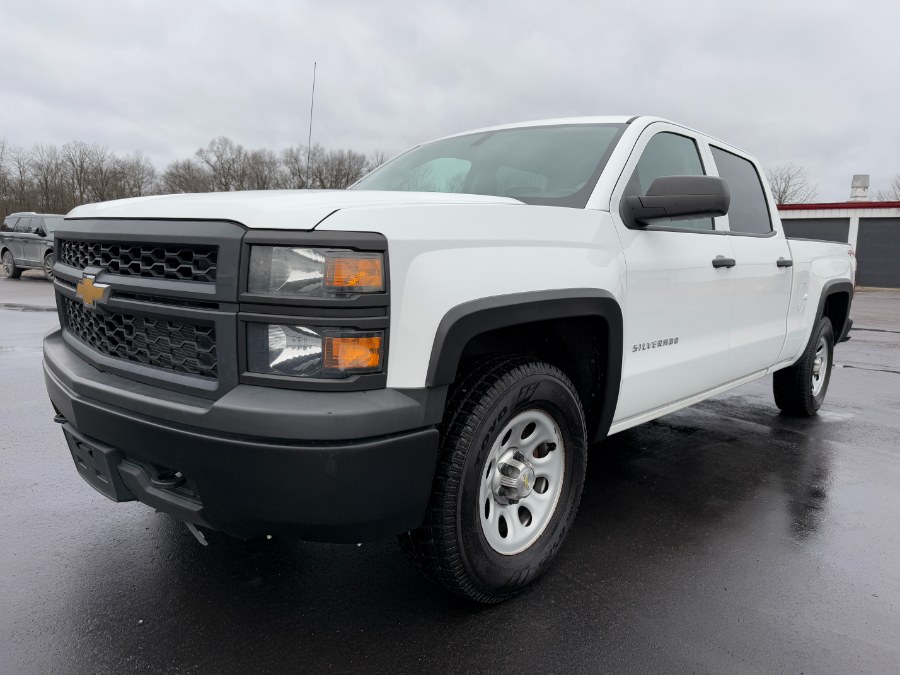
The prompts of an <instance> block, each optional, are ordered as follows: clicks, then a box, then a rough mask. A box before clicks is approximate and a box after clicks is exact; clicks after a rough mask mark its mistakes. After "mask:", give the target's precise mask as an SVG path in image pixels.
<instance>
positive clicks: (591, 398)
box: [454, 316, 615, 438]
mask: <svg viewBox="0 0 900 675" xmlns="http://www.w3.org/2000/svg"><path fill="white" fill-rule="evenodd" d="M497 353H503V354H519V355H521V356H527V357H531V358H534V359H537V360H540V361H545V362H547V363H549V364H551V365H554V366H556V367H557V368H559V369H560V370H562V371H563V372H564V373H565V374H566V375H567V376H568V377H569V379H570V380H572V384H574V385H575V389H576V391H577V393H578V396H579V397H580V398H581V401H582V405H583V406H584V412H585V417H586V422H587V427H588V435H589V438H591V437H593V435H594V432H595V431H596V428H597V425H598V423H599V421H600V418H601V416H602V413H603V410H604V405H605V404H607V403H608V402H607V401H605V400H604V399H605V393H604V392H605V391H606V379H607V376H608V374H609V368H610V363H611V361H610V356H611V354H610V340H609V324H608V323H607V322H606V321H605V320H604V319H603V318H602V317H599V316H584V317H571V318H565V319H549V320H544V321H533V322H529V323H523V324H517V325H514V326H506V327H503V328H498V329H495V330H490V331H487V332H484V333H481V334H479V335H476V336H474V337H473V338H472V339H471V340H469V342H468V343H467V344H466V346H465V348H464V349H463V352H462V356H461V358H460V360H459V366H458V368H457V373H458V372H459V371H460V370H463V369H465V368H466V367H467V365H468V364H469V363H471V362H472V361H474V360H475V359H477V358H479V357H481V356H485V355H487V354H497ZM454 379H455V378H454ZM611 405H613V406H614V405H615V401H612V402H611Z"/></svg>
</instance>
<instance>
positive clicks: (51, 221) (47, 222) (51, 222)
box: [44, 216, 63, 232]
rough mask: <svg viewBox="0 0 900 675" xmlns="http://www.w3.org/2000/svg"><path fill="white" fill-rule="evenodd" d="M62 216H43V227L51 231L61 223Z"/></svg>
mask: <svg viewBox="0 0 900 675" xmlns="http://www.w3.org/2000/svg"><path fill="white" fill-rule="evenodd" d="M62 221H63V219H62V217H57V218H50V217H49V216H44V228H45V229H46V230H47V232H53V231H54V230H55V229H56V228H57V227H59V226H60V225H62Z"/></svg>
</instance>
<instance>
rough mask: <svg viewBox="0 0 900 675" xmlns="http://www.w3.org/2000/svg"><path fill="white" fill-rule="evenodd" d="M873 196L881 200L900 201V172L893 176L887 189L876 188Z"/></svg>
mask: <svg viewBox="0 0 900 675" xmlns="http://www.w3.org/2000/svg"><path fill="white" fill-rule="evenodd" d="M872 197H873V198H874V199H876V200H877V201H880V202H900V173H898V174H897V175H896V176H894V177H893V178H891V182H890V184H889V185H888V187H887V189H886V190H876V191H875V192H874V193H873V195H872Z"/></svg>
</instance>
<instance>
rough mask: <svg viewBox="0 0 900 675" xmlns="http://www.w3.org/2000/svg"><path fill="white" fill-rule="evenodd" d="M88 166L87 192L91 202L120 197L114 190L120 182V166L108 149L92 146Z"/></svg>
mask: <svg viewBox="0 0 900 675" xmlns="http://www.w3.org/2000/svg"><path fill="white" fill-rule="evenodd" d="M89 166H90V174H89V187H90V190H89V192H90V198H91V199H92V200H93V201H97V202H104V201H106V200H108V199H115V198H116V197H120V196H121V194H117V193H118V190H117V189H116V188H117V187H118V185H117V184H118V182H119V180H120V172H121V166H120V164H119V159H118V157H116V156H115V155H114V154H113V153H112V151H111V150H110V149H109V148H107V147H105V146H101V145H95V146H92V148H91V155H90V165H89Z"/></svg>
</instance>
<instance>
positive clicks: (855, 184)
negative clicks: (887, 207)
mask: <svg viewBox="0 0 900 675" xmlns="http://www.w3.org/2000/svg"><path fill="white" fill-rule="evenodd" d="M850 201H851V202H866V201H869V174H867V173H858V174H856V175H855V176H853V180H852V181H851V182H850Z"/></svg>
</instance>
